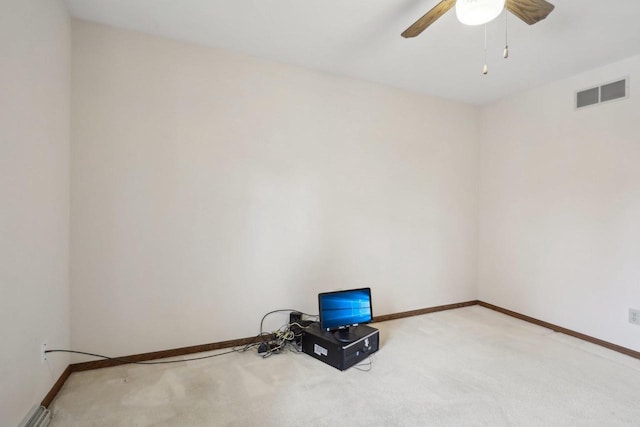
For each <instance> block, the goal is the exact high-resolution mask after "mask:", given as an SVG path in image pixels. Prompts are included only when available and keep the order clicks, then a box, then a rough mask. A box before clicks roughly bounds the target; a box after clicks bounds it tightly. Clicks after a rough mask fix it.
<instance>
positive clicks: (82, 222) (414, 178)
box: [71, 21, 478, 355]
mask: <svg viewBox="0 0 640 427" xmlns="http://www.w3.org/2000/svg"><path fill="white" fill-rule="evenodd" d="M72 68H73V82H72V87H73V89H72V94H73V95H72V114H73V126H72V176H73V182H72V262H71V265H72V307H73V310H72V322H71V323H72V340H73V347H74V348H78V349H85V350H87V349H88V350H91V351H96V352H103V353H107V354H116V355H121V354H131V353H137V352H145V351H152V350H160V349H166V348H171V347H178V346H184V345H193V344H201V343H207V342H212V341H220V340H225V339H230V338H238V337H244V336H252V335H255V334H257V332H258V326H259V321H260V318H261V316H262V315H263V314H264V313H266V312H268V311H270V310H274V309H279V308H290V307H293V308H298V309H301V310H304V311H306V312H310V313H315V312H317V301H316V294H317V293H318V292H320V291H327V290H333V289H337V288H351V287H357V286H371V287H372V288H373V297H374V311H375V314H384V313H392V312H399V311H403V310H409V309H415V308H421V307H427V306H433V305H438V304H446V303H452V302H459V301H465V300H470V299H474V298H475V295H476V290H475V289H476V288H475V275H476V272H475V267H476V234H477V233H476V232H477V230H476V212H477V206H476V195H477V184H476V176H477V162H478V151H477V138H476V134H477V130H478V110H477V109H476V108H475V107H471V106H465V105H462V104H458V103H454V102H448V101H443V100H438V99H434V98H428V97H424V96H419V95H413V94H410V93H405V92H401V91H397V90H393V89H390V88H386V87H383V86H379V85H375V84H369V83H365V82H361V81H356V80H350V79H346V78H340V77H335V76H331V75H327V74H323V73H318V72H314V71H310V70H307V69H302V68H296V67H292V66H287V65H283V64H279V63H275V62H268V61H263V60H258V59H254V58H250V57H247V56H242V55H237V54H233V53H229V52H225V51H219V50H213V49H207V48H203V47H198V46H194V45H188V44H183V43H178V42H173V41H168V40H163V39H159V38H154V37H150V36H145V35H140V34H137V33H133V32H129V31H125V30H120V29H113V28H108V27H104V26H100V25H97V24H92V23H87V22H82V21H76V22H74V23H73V67H72ZM283 320H284V318H283V317H277V318H274V320H273V322H272V323H271V324H268V325H267V326H268V328H273V327H276V326H280V325H281V324H282V323H283V322H282V321H283Z"/></svg>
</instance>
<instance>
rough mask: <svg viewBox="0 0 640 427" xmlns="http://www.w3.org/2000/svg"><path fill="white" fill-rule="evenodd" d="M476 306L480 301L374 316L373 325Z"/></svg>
mask: <svg viewBox="0 0 640 427" xmlns="http://www.w3.org/2000/svg"><path fill="white" fill-rule="evenodd" d="M476 304H478V300H473V301H467V302H459V303H455V304H446V305H438V306H436V307H428V308H420V309H418V310H410V311H403V312H400V313H392V314H383V315H381V316H374V317H373V323H377V322H386V321H387V320H395V319H402V318H404V317H411V316H419V315H421V314H428V313H435V312H437V311H445V310H453V309H454V308H462V307H469V306H471V305H476Z"/></svg>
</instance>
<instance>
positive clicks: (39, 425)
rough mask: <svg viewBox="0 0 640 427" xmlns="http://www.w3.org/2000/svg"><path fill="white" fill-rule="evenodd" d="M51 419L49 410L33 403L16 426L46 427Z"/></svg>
mask: <svg viewBox="0 0 640 427" xmlns="http://www.w3.org/2000/svg"><path fill="white" fill-rule="evenodd" d="M49 421H51V412H49V410H48V409H47V408H45V407H44V406H40V405H35V406H34V407H33V408H31V410H30V411H29V413H28V414H27V415H26V416H25V417H24V419H23V420H22V422H21V423H20V424H19V425H18V427H46V426H47V425H48V424H49Z"/></svg>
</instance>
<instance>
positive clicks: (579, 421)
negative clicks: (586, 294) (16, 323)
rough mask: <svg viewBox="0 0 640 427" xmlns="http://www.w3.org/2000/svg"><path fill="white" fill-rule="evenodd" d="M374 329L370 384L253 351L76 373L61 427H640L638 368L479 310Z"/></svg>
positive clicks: (55, 407)
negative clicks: (377, 338) (377, 337)
mask: <svg viewBox="0 0 640 427" xmlns="http://www.w3.org/2000/svg"><path fill="white" fill-rule="evenodd" d="M373 326H375V327H377V328H378V329H380V334H381V348H380V350H379V351H378V353H376V354H375V355H374V356H373V365H372V369H371V370H370V371H368V372H362V371H359V370H356V369H354V368H351V369H349V370H347V371H344V372H341V371H338V370H337V369H334V368H332V367H330V366H328V365H325V364H323V363H322V362H320V361H318V360H315V359H313V358H311V357H310V356H308V355H306V354H295V353H291V352H285V353H283V354H276V355H273V356H272V357H269V358H266V359H263V358H262V357H260V356H258V355H257V353H256V352H255V351H254V352H249V353H241V354H231V355H225V356H220V357H217V358H212V359H206V360H202V361H195V362H185V363H180V364H174V365H156V366H141V365H125V366H118V367H114V368H107V369H99V370H94V371H87V372H80V373H74V374H72V375H71V377H70V378H69V379H68V380H67V382H66V384H65V386H64V387H63V388H62V390H61V392H60V394H59V395H58V397H57V398H56V400H55V401H54V402H53V404H52V405H51V408H50V409H52V411H53V414H54V416H53V421H52V423H51V426H52V427H68V426H110V427H113V426H301V425H307V426H340V425H345V426H346V425H348V426H380V425H385V426H493V427H495V426H598V427H601V426H640V400H639V398H640V360H636V359H633V358H630V357H627V356H624V355H621V354H618V353H615V352H612V351H610V350H607V349H604V348H602V347H599V346H596V345H593V344H589V343H586V342H584V341H581V340H578V339H575V338H572V337H568V336H566V335H563V334H558V333H554V332H552V331H550V330H548V329H545V328H541V327H538V326H535V325H531V324H529V323H526V322H523V321H520V320H517V319H513V318H511V317H508V316H505V315H502V314H500V313H496V312H493V311H491V310H488V309H485V308H482V307H479V306H473V307H467V308H462V309H457V310H450V311H446V312H440V313H433V314H427V315H423V316H416V317H411V318H406V319H400V320H394V321H389V322H384V323H378V324H375V325H373Z"/></svg>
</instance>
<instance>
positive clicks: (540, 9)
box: [507, 0, 555, 25]
mask: <svg viewBox="0 0 640 427" xmlns="http://www.w3.org/2000/svg"><path fill="white" fill-rule="evenodd" d="M554 7H555V6H554V5H552V4H551V3H549V2H548V1H545V0H507V9H508V10H509V12H511V13H513V14H514V15H516V16H517V17H518V18H520V19H522V20H523V21H524V22H526V23H527V24H529V25H533V24H535V23H536V22H539V21H542V20H543V19H544V18H546V17H547V15H549V14H550V13H551V11H552V10H553V8H554Z"/></svg>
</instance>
